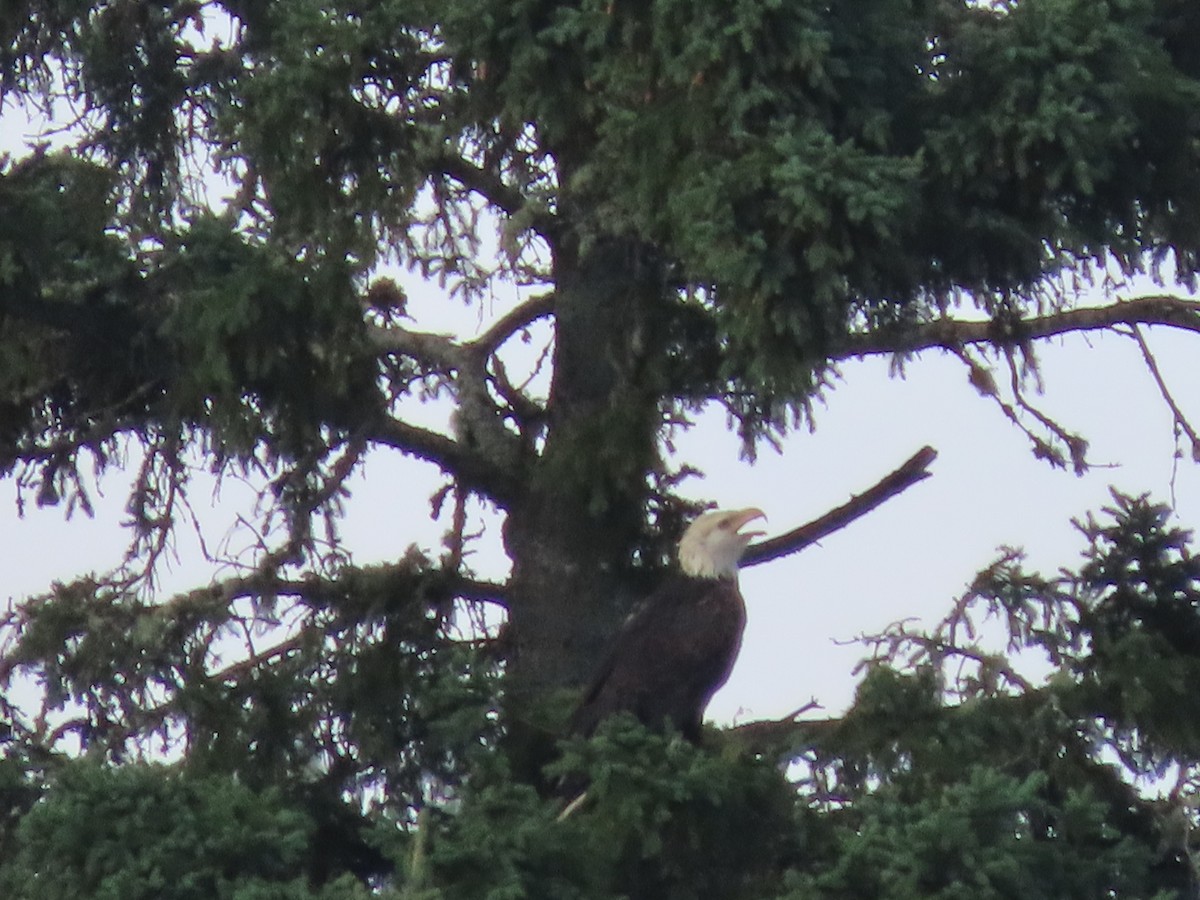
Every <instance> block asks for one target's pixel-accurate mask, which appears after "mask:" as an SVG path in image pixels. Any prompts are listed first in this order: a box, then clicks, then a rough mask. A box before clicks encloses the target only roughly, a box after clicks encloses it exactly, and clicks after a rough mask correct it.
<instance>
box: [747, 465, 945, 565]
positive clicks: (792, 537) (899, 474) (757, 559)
mask: <svg viewBox="0 0 1200 900" xmlns="http://www.w3.org/2000/svg"><path fill="white" fill-rule="evenodd" d="M935 459H937V451H936V450H934V449H933V448H932V447H922V448H921V449H920V450H918V451H917V452H916V453H914V454H913V455H912V456H911V457H910V458H909V459H908V460H907V461H906V462H905V463H904V464H903V465H902V466H900V468H898V469H896V471H894V472H892V473H891V474H890V475H887V476H885V477H884V478H883V479H881V480H880V481H879V482H878V483H877V484H875V485H874V486H873V487H870V488H868V489H867V490H866V491H864V492H863V493H861V494H856V495H854V496H852V497H851V498H850V500H849V501H848V502H846V503H843V504H842V505H841V506H839V507H838V508H837V509H834V510H830V511H829V512H827V513H826V514H825V515H823V516H821V517H820V518H819V519H815V520H813V521H812V522H809V523H808V524H807V525H801V526H800V527H799V528H794V529H792V530H791V531H789V532H787V533H786V534H781V535H779V536H778V537H773V538H771V539H770V540H767V541H760V542H759V543H757V544H752V545H751V546H750V547H749V548H748V549H747V550H746V553H745V555H744V556H743V557H742V561H741V567H742V568H747V567H749V566H757V565H759V564H760V563H765V562H770V561H771V560H775V559H779V558H780V557H781V556H788V555H789V554H792V553H798V552H799V551H801V550H803V549H804V548H805V547H808V546H810V545H811V544H815V543H816V542H817V541H819V540H820V539H821V538H823V537H826V536H827V535H830V534H833V532H835V531H838V530H839V529H842V528H845V527H846V526H847V525H849V524H850V523H851V522H853V521H854V520H855V519H858V518H860V517H862V516H864V515H866V514H867V513H869V512H870V511H871V510H873V509H875V508H876V507H877V506H880V505H882V504H883V503H885V502H886V501H888V500H890V499H891V498H892V497H895V496H896V495H897V494H899V493H901V492H902V491H906V490H908V488H910V487H912V486H913V485H914V484H916V483H917V482H919V481H924V480H925V479H926V478H929V477H930V475H932V474H933V473H931V472H930V471H929V466H930V465H931V464H932V463H933V461H934V460H935Z"/></svg>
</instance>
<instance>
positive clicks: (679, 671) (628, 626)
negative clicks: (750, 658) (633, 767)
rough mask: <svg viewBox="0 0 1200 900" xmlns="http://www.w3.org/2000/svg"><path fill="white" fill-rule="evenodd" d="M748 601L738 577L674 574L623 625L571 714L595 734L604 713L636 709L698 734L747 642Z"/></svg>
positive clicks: (653, 720)
mask: <svg viewBox="0 0 1200 900" xmlns="http://www.w3.org/2000/svg"><path fill="white" fill-rule="evenodd" d="M745 627H746V607H745V605H744V604H743V603H742V595H741V593H740V592H739V591H738V586H737V582H736V581H734V580H733V579H727V578H716V579H714V578H695V577H689V576H686V575H676V576H674V577H672V578H670V579H669V580H668V581H667V582H666V583H665V584H663V585H662V586H661V587H660V588H659V589H658V590H657V591H655V592H654V593H653V594H652V595H651V596H650V597H648V598H647V599H646V601H645V603H644V605H643V606H642V607H641V608H639V609H638V610H637V611H636V612H634V614H633V615H632V616H631V617H630V619H629V621H628V622H626V623H625V627H624V628H623V629H622V630H621V632H620V633H619V634H618V635H617V638H616V640H615V641H614V642H613V645H612V648H611V649H610V650H609V653H608V656H607V657H606V658H605V660H604V662H603V663H602V664H601V666H600V668H599V669H598V670H597V672H596V675H595V677H594V678H593V680H592V683H591V684H590V685H589V686H588V689H587V691H586V692H585V693H584V695H583V699H582V700H581V701H580V704H579V707H578V708H577V709H576V710H575V715H574V718H573V719H572V720H571V731H572V733H574V734H579V735H583V736H585V737H586V736H589V735H591V734H592V732H593V731H595V730H596V726H597V725H599V724H600V722H602V721H603V720H604V719H606V718H608V717H609V716H611V715H614V714H615V713H619V712H629V713H632V714H633V715H634V716H635V717H636V718H637V720H638V721H640V722H641V723H642V724H643V725H645V726H646V727H648V728H653V729H656V730H661V729H662V728H663V727H664V725H667V726H670V727H672V728H674V729H676V730H678V731H680V732H682V733H683V734H684V736H686V737H687V738H689V739H690V740H696V739H698V738H699V736H700V721H701V718H702V716H703V714H704V709H705V707H707V706H708V701H709V700H711V699H712V695H713V694H715V693H716V691H717V689H718V688H719V687H720V686H721V685H723V684H724V683H725V681H726V680H727V679H728V678H729V673H730V671H731V670H732V669H733V663H734V660H736V659H737V655H738V650H740V649H741V646H742V632H743V631H744V629H745Z"/></svg>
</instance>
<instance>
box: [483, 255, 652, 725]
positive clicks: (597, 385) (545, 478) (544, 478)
mask: <svg viewBox="0 0 1200 900" xmlns="http://www.w3.org/2000/svg"><path fill="white" fill-rule="evenodd" d="M555 269H556V284H557V294H556V327H557V334H556V345H555V359H554V376H553V382H552V384H551V389H550V398H549V411H548V415H549V421H548V430H547V436H546V442H545V445H544V448H543V452H542V454H541V457H540V459H539V461H538V464H537V468H536V471H535V472H534V473H533V474H532V478H531V480H530V489H529V491H528V492H527V493H526V494H525V496H523V497H522V499H521V500H520V501H519V503H518V504H517V505H515V506H514V507H513V508H512V509H511V510H510V514H509V518H508V523H507V526H506V529H505V540H506V544H507V549H508V552H509V554H510V556H511V558H512V560H513V576H512V581H511V594H510V597H511V604H510V618H509V625H510V645H509V647H510V649H509V657H508V665H509V668H508V671H507V675H506V691H507V693H508V697H509V702H510V713H511V712H513V711H517V714H518V716H523V715H525V714H527V713H529V712H530V710H531V704H532V703H533V702H534V701H536V700H538V699H541V698H545V697H546V696H548V695H551V694H553V693H554V691H556V690H557V689H561V688H567V687H575V686H578V685H580V684H581V683H583V682H584V681H585V680H586V679H587V678H588V676H589V675H590V673H591V670H592V669H593V668H594V666H595V665H596V663H597V661H598V659H599V657H600V654H601V653H602V652H603V650H604V647H605V645H606V644H607V642H608V641H609V639H610V638H611V637H612V635H613V634H614V632H615V631H616V629H617V627H618V626H619V624H620V622H621V621H622V619H623V618H624V616H625V615H626V614H627V613H628V611H629V609H630V607H631V606H632V604H633V603H634V602H635V601H636V600H637V599H638V596H639V595H640V594H641V592H642V590H641V586H640V584H639V581H640V580H639V578H638V577H637V574H636V572H635V570H634V568H633V565H632V559H631V555H632V550H633V548H634V547H635V546H636V545H637V543H638V539H639V536H640V534H641V531H642V528H643V525H644V510H645V503H646V496H647V480H646V473H647V472H648V471H649V470H650V469H651V468H652V467H653V465H654V464H655V460H656V454H657V443H656V441H657V438H656V435H657V430H658V424H659V421H658V420H659V401H658V390H657V386H656V384H655V382H656V381H657V379H656V378H655V375H654V370H655V365H654V361H655V359H656V358H658V357H660V356H661V351H660V350H659V347H660V345H661V338H660V334H661V331H662V329H661V325H660V320H661V319H662V311H663V310H664V308H665V298H666V296H667V291H666V288H665V279H664V275H663V270H662V266H661V264H660V263H659V262H658V260H657V258H656V257H655V255H654V254H653V253H652V252H650V251H648V250H647V248H645V247H644V246H641V245H638V244H636V243H634V242H632V241H628V240H619V239H604V240H600V241H593V242H591V243H590V244H588V245H587V249H586V250H584V251H581V250H580V248H579V244H578V243H568V244H567V245H566V246H565V247H564V246H561V245H560V246H559V247H558V248H557V253H556V257H555Z"/></svg>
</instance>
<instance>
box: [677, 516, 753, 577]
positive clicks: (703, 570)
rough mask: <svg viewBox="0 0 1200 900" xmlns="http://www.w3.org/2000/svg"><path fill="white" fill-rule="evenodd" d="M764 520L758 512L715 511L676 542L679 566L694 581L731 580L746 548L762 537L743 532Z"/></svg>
mask: <svg viewBox="0 0 1200 900" xmlns="http://www.w3.org/2000/svg"><path fill="white" fill-rule="evenodd" d="M766 517H767V515H766V513H764V512H763V511H762V510H761V509H756V508H754V507H751V508H749V509H732V510H730V509H715V510H712V511H711V512H706V513H704V514H702V515H701V516H699V517H698V518H697V519H696V521H695V522H693V523H692V524H691V525H690V526H688V530H687V531H685V532H684V533H683V539H682V540H681V541H680V542H679V566H680V568H681V569H683V573H684V574H685V575H691V576H693V577H696V578H733V577H734V576H736V575H737V568H738V561H739V560H740V559H741V558H742V554H743V553H745V552H746V545H747V544H749V543H750V542H751V541H752V540H754V538H756V537H759V536H761V535H762V534H763V532H761V531H742V530H741V529H742V527H743V526H744V525H746V523H748V522H752V521H754V520H755V519H765V518H766Z"/></svg>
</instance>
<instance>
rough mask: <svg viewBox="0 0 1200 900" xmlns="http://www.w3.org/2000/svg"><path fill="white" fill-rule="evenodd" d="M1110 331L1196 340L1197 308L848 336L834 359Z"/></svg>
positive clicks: (1128, 306)
mask: <svg viewBox="0 0 1200 900" xmlns="http://www.w3.org/2000/svg"><path fill="white" fill-rule="evenodd" d="M1114 325H1130V326H1132V325H1163V326H1166V327H1169V328H1178V329H1181V330H1184V331H1192V332H1195V333H1197V334H1200V302H1197V301H1194V300H1186V299H1184V298H1183V297H1177V296H1174V295H1171V294H1153V295H1147V296H1145V297H1134V298H1132V299H1129V300H1121V301H1118V302H1116V303H1112V304H1109V305H1108V306H1085V307H1081V308H1078V309H1066V310H1062V311H1060V312H1053V313H1047V314H1046V315H1044V316H1033V317H1031V318H1028V319H1016V320H1010V319H1006V320H1002V321H1001V320H988V321H981V322H967V321H962V320H956V319H950V318H945V319H938V320H936V321H933V322H927V323H924V324H920V325H915V326H906V327H904V328H903V329H897V330H893V331H882V332H867V333H863V334H856V335H851V336H850V337H849V338H847V340H846V343H845V346H844V347H843V348H842V350H841V351H840V352H838V353H835V354H833V358H836V359H853V358H861V357H864V356H873V355H878V354H883V353H920V352H921V351H923V350H933V349H939V348H940V349H944V350H953V349H955V348H958V347H962V346H964V345H967V344H985V343H986V344H992V345H995V346H998V347H999V346H1006V345H1017V344H1023V343H1027V342H1029V341H1037V340H1045V339H1046V338H1051V337H1057V336H1059V335H1063V334H1072V333H1076V332H1086V331H1104V330H1108V329H1111V328H1112V327H1113V326H1114Z"/></svg>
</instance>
